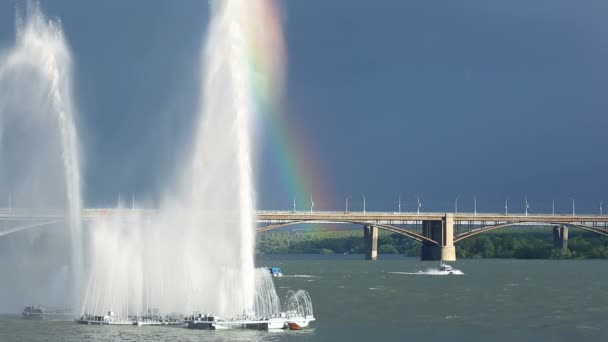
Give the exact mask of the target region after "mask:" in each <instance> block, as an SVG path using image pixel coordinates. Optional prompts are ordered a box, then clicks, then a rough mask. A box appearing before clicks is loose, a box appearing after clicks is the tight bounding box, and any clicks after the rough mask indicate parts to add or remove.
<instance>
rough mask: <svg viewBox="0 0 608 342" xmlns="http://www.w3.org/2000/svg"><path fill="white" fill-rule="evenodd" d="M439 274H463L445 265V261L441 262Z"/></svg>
mask: <svg viewBox="0 0 608 342" xmlns="http://www.w3.org/2000/svg"><path fill="white" fill-rule="evenodd" d="M439 272H442V273H445V274H462V272H460V270H457V269H455V268H454V267H452V266H450V265H448V264H445V263H443V261H440V262H439Z"/></svg>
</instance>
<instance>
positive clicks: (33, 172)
mask: <svg viewBox="0 0 608 342" xmlns="http://www.w3.org/2000/svg"><path fill="white" fill-rule="evenodd" d="M16 30H17V34H16V41H15V44H14V46H13V47H12V48H10V49H9V50H7V51H5V52H4V53H1V54H0V88H1V89H2V92H1V93H0V165H2V169H1V170H0V179H2V182H1V183H0V193H5V194H7V193H8V194H9V196H10V198H11V202H12V204H15V205H18V206H21V207H25V208H29V209H41V208H45V209H49V208H54V209H59V210H66V211H67V217H68V225H67V226H68V227H69V232H68V233H67V234H65V235H63V233H66V232H61V231H60V232H55V233H50V234H47V235H46V236H36V237H35V239H36V240H37V241H38V242H39V243H40V244H42V245H43V246H45V247H47V248H49V250H50V251H51V252H50V253H49V255H46V256H45V258H46V261H49V260H50V261H52V262H50V261H49V264H48V265H47V269H46V270H38V271H37V270H36V269H35V268H36V265H35V264H36V263H37V262H35V261H34V258H35V257H31V258H30V256H28V255H20V256H19V258H21V261H22V262H23V261H24V260H28V261H31V263H32V265H31V266H32V268H31V269H29V271H30V272H27V273H28V274H27V275H25V274H24V275H23V276H24V277H25V279H21V281H22V282H26V283H28V282H29V283H32V284H29V285H34V286H38V284H39V283H38V281H50V280H48V277H44V280H43V279H39V278H38V277H37V276H36V275H34V273H37V272H40V273H39V274H43V275H44V274H46V273H47V272H53V271H56V272H61V269H62V268H63V267H64V265H62V263H64V262H65V257H66V256H64V255H62V252H61V249H62V248H60V246H59V245H58V244H65V242H64V241H62V240H63V239H64V238H65V237H68V238H70V239H71V252H70V254H71V258H70V259H71V278H72V280H73V281H72V286H71V288H70V289H66V292H68V291H69V292H72V298H73V299H72V300H70V301H71V302H72V303H73V304H74V305H75V306H78V301H79V299H80V298H81V297H82V295H81V280H82V278H83V264H82V262H83V256H82V233H81V219H80V215H81V210H82V200H81V177H80V162H79V159H80V158H79V151H78V137H77V134H76V126H75V123H74V120H75V113H76V111H75V106H74V103H73V100H72V98H73V95H72V63H71V56H70V51H69V48H68V45H67V42H66V40H65V37H64V35H63V32H62V29H61V23H60V22H59V21H58V20H49V19H47V18H45V17H44V15H43V14H42V12H41V10H40V7H39V5H38V4H36V3H28V6H27V9H26V13H25V16H24V17H21V16H18V18H17V25H16ZM59 161H60V162H59ZM30 237H31V236H30ZM13 245H20V246H21V247H22V248H23V249H21V250H20V252H21V253H23V252H26V251H29V249H30V248H31V241H21V240H20V239H19V238H15V240H14V241H13ZM63 248H65V247H63ZM67 257H68V258H69V257H70V256H67ZM28 263H29V262H28ZM50 276H51V277H52V274H51V275H50ZM67 285H68V284H64V287H66V286H67ZM20 286H24V285H23V284H20ZM26 287H27V286H26ZM3 288H4V287H3ZM28 288H29V291H30V293H29V294H26V295H25V296H26V297H30V298H31V297H39V295H33V296H32V294H31V292H36V291H35V289H32V286H29V287H28ZM55 296H60V297H65V294H55ZM44 300H46V301H49V300H51V299H49V298H44ZM55 300H58V299H57V298H55ZM59 300H61V299H59Z"/></svg>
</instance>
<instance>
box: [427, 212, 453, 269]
mask: <svg viewBox="0 0 608 342" xmlns="http://www.w3.org/2000/svg"><path fill="white" fill-rule="evenodd" d="M422 234H423V235H424V236H426V237H427V238H429V239H431V240H434V241H437V243H438V245H436V244H434V243H432V242H429V241H423V242H422V249H421V255H420V258H421V259H422V260H444V261H456V247H455V246H454V214H452V213H447V214H445V216H444V217H443V219H442V220H441V221H422Z"/></svg>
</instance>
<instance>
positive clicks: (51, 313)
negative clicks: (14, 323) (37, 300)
mask: <svg viewBox="0 0 608 342" xmlns="http://www.w3.org/2000/svg"><path fill="white" fill-rule="evenodd" d="M21 316H22V317H23V318H24V319H47V320H72V319H73V317H74V316H73V314H72V311H71V310H69V309H60V308H52V307H42V306H39V305H38V306H34V305H31V306H26V307H25V309H23V312H22V313H21Z"/></svg>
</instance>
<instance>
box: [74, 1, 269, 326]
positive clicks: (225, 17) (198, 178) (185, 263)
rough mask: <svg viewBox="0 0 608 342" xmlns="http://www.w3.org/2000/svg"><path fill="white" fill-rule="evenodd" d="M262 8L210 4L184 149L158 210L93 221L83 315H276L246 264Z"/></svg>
mask: <svg viewBox="0 0 608 342" xmlns="http://www.w3.org/2000/svg"><path fill="white" fill-rule="evenodd" d="M269 4H271V2H270V1H268V0H260V1H249V0H223V1H214V2H212V16H211V20H210V24H209V28H208V32H207V36H206V43H205V47H204V49H203V52H202V57H201V59H202V60H201V80H202V81H201V95H200V104H199V109H198V115H197V125H196V128H195V132H194V139H193V142H192V146H191V149H190V153H189V154H188V155H187V158H186V159H185V161H184V162H183V163H181V164H180V165H179V168H180V170H178V172H177V174H178V176H177V177H176V179H175V180H173V181H168V182H167V183H168V189H169V190H168V191H167V194H166V196H165V197H164V198H163V201H162V204H161V207H160V209H159V213H158V214H157V215H155V216H152V217H145V216H142V215H141V214H139V213H137V212H135V211H129V210H123V211H122V214H120V215H116V216H114V217H108V218H104V219H100V220H98V221H97V222H95V223H94V224H93V227H92V228H91V234H92V240H91V243H90V246H89V250H90V253H91V255H90V260H91V261H92V264H91V268H90V273H89V274H90V278H89V281H88V286H87V290H86V296H85V299H84V303H83V307H82V310H81V312H83V313H85V312H86V313H103V312H108V311H113V312H114V313H116V314H117V315H120V316H123V317H125V316H127V315H134V314H140V313H145V312H148V311H149V310H150V309H158V310H159V311H160V312H164V313H172V312H178V313H192V312H197V311H198V312H207V313H214V314H219V315H224V316H237V315H242V314H243V313H251V312H254V311H255V313H256V314H262V315H264V314H266V315H270V314H277V313H278V310H279V300H278V297H277V294H276V292H275V290H274V286H273V284H272V279H270V276H269V274H268V272H267V270H264V269H262V270H255V269H254V244H255V226H254V222H255V221H254V220H255V211H254V204H255V191H254V187H253V171H252V170H253V165H252V164H253V158H252V155H253V152H254V151H253V142H252V141H253V139H252V126H253V119H254V117H255V115H256V114H257V112H258V111H259V110H260V103H259V99H258V98H256V89H255V88H254V87H255V84H256V83H259V82H260V79H262V78H263V77H264V75H261V74H260V73H261V70H256V69H255V68H254V65H252V56H251V55H252V48H253V46H254V45H255V44H256V42H254V41H253V40H254V39H255V35H254V34H252V33H259V31H260V27H262V26H264V25H266V23H267V21H268V17H267V14H268V12H267V11H265V10H264V8H265V6H269ZM272 29H273V30H275V31H276V30H277V29H278V28H276V27H273V28H272ZM264 33H267V34H271V33H272V30H270V31H268V32H264ZM264 53H265V54H270V55H271V54H272V53H273V51H265V52H264ZM277 53H280V52H277ZM274 58H276V57H274ZM264 63H268V61H264Z"/></svg>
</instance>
